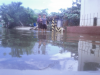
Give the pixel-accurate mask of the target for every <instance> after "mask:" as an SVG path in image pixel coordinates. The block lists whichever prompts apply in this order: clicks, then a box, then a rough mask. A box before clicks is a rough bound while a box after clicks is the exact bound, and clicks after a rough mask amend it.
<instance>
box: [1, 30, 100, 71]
mask: <svg viewBox="0 0 100 75" xmlns="http://www.w3.org/2000/svg"><path fill="white" fill-rule="evenodd" d="M73 35H74V36H73ZM78 36H79V35H78ZM78 36H77V35H75V34H62V33H56V32H55V33H53V32H46V33H44V32H37V31H17V30H8V29H1V30H0V41H1V42H0V69H19V70H49V69H52V70H54V69H57V70H59V71H62V70H65V71H96V70H99V68H100V65H99V64H100V60H99V58H100V46H99V45H96V44H95V43H100V41H93V40H91V41H78V38H79V37H78Z"/></svg>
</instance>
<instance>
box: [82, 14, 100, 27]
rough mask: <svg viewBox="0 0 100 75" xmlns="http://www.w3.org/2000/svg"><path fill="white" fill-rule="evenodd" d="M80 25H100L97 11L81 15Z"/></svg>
mask: <svg viewBox="0 0 100 75" xmlns="http://www.w3.org/2000/svg"><path fill="white" fill-rule="evenodd" d="M80 26H100V15H99V14H98V13H92V14H85V15H81V19H80Z"/></svg>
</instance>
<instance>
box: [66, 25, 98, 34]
mask: <svg viewBox="0 0 100 75" xmlns="http://www.w3.org/2000/svg"><path fill="white" fill-rule="evenodd" d="M67 32H68V33H81V34H82V33H83V34H100V26H72V27H67Z"/></svg>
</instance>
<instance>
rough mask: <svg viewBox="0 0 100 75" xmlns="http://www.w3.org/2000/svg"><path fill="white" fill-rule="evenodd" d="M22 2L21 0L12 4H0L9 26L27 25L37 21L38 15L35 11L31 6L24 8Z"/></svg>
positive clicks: (4, 18) (0, 13)
mask: <svg viewBox="0 0 100 75" xmlns="http://www.w3.org/2000/svg"><path fill="white" fill-rule="evenodd" d="M21 4H22V3H21V2H12V3H11V4H8V5H6V4H2V5H1V6H0V15H1V16H2V19H3V20H4V21H5V25H7V27H8V28H13V27H15V26H18V25H23V26H26V25H29V24H30V23H33V22H36V19H37V15H36V14H35V13H34V11H33V10H32V9H30V8H24V7H23V6H21Z"/></svg>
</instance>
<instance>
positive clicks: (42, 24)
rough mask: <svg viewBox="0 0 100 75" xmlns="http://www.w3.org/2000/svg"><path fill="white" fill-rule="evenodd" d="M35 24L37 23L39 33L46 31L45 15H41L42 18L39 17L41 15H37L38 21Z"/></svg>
mask: <svg viewBox="0 0 100 75" xmlns="http://www.w3.org/2000/svg"><path fill="white" fill-rule="evenodd" d="M37 23H38V30H39V31H40V30H41V31H45V32H46V30H47V19H46V15H45V14H44V15H43V18H42V17H41V15H40V14H39V15H38V19H37Z"/></svg>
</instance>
